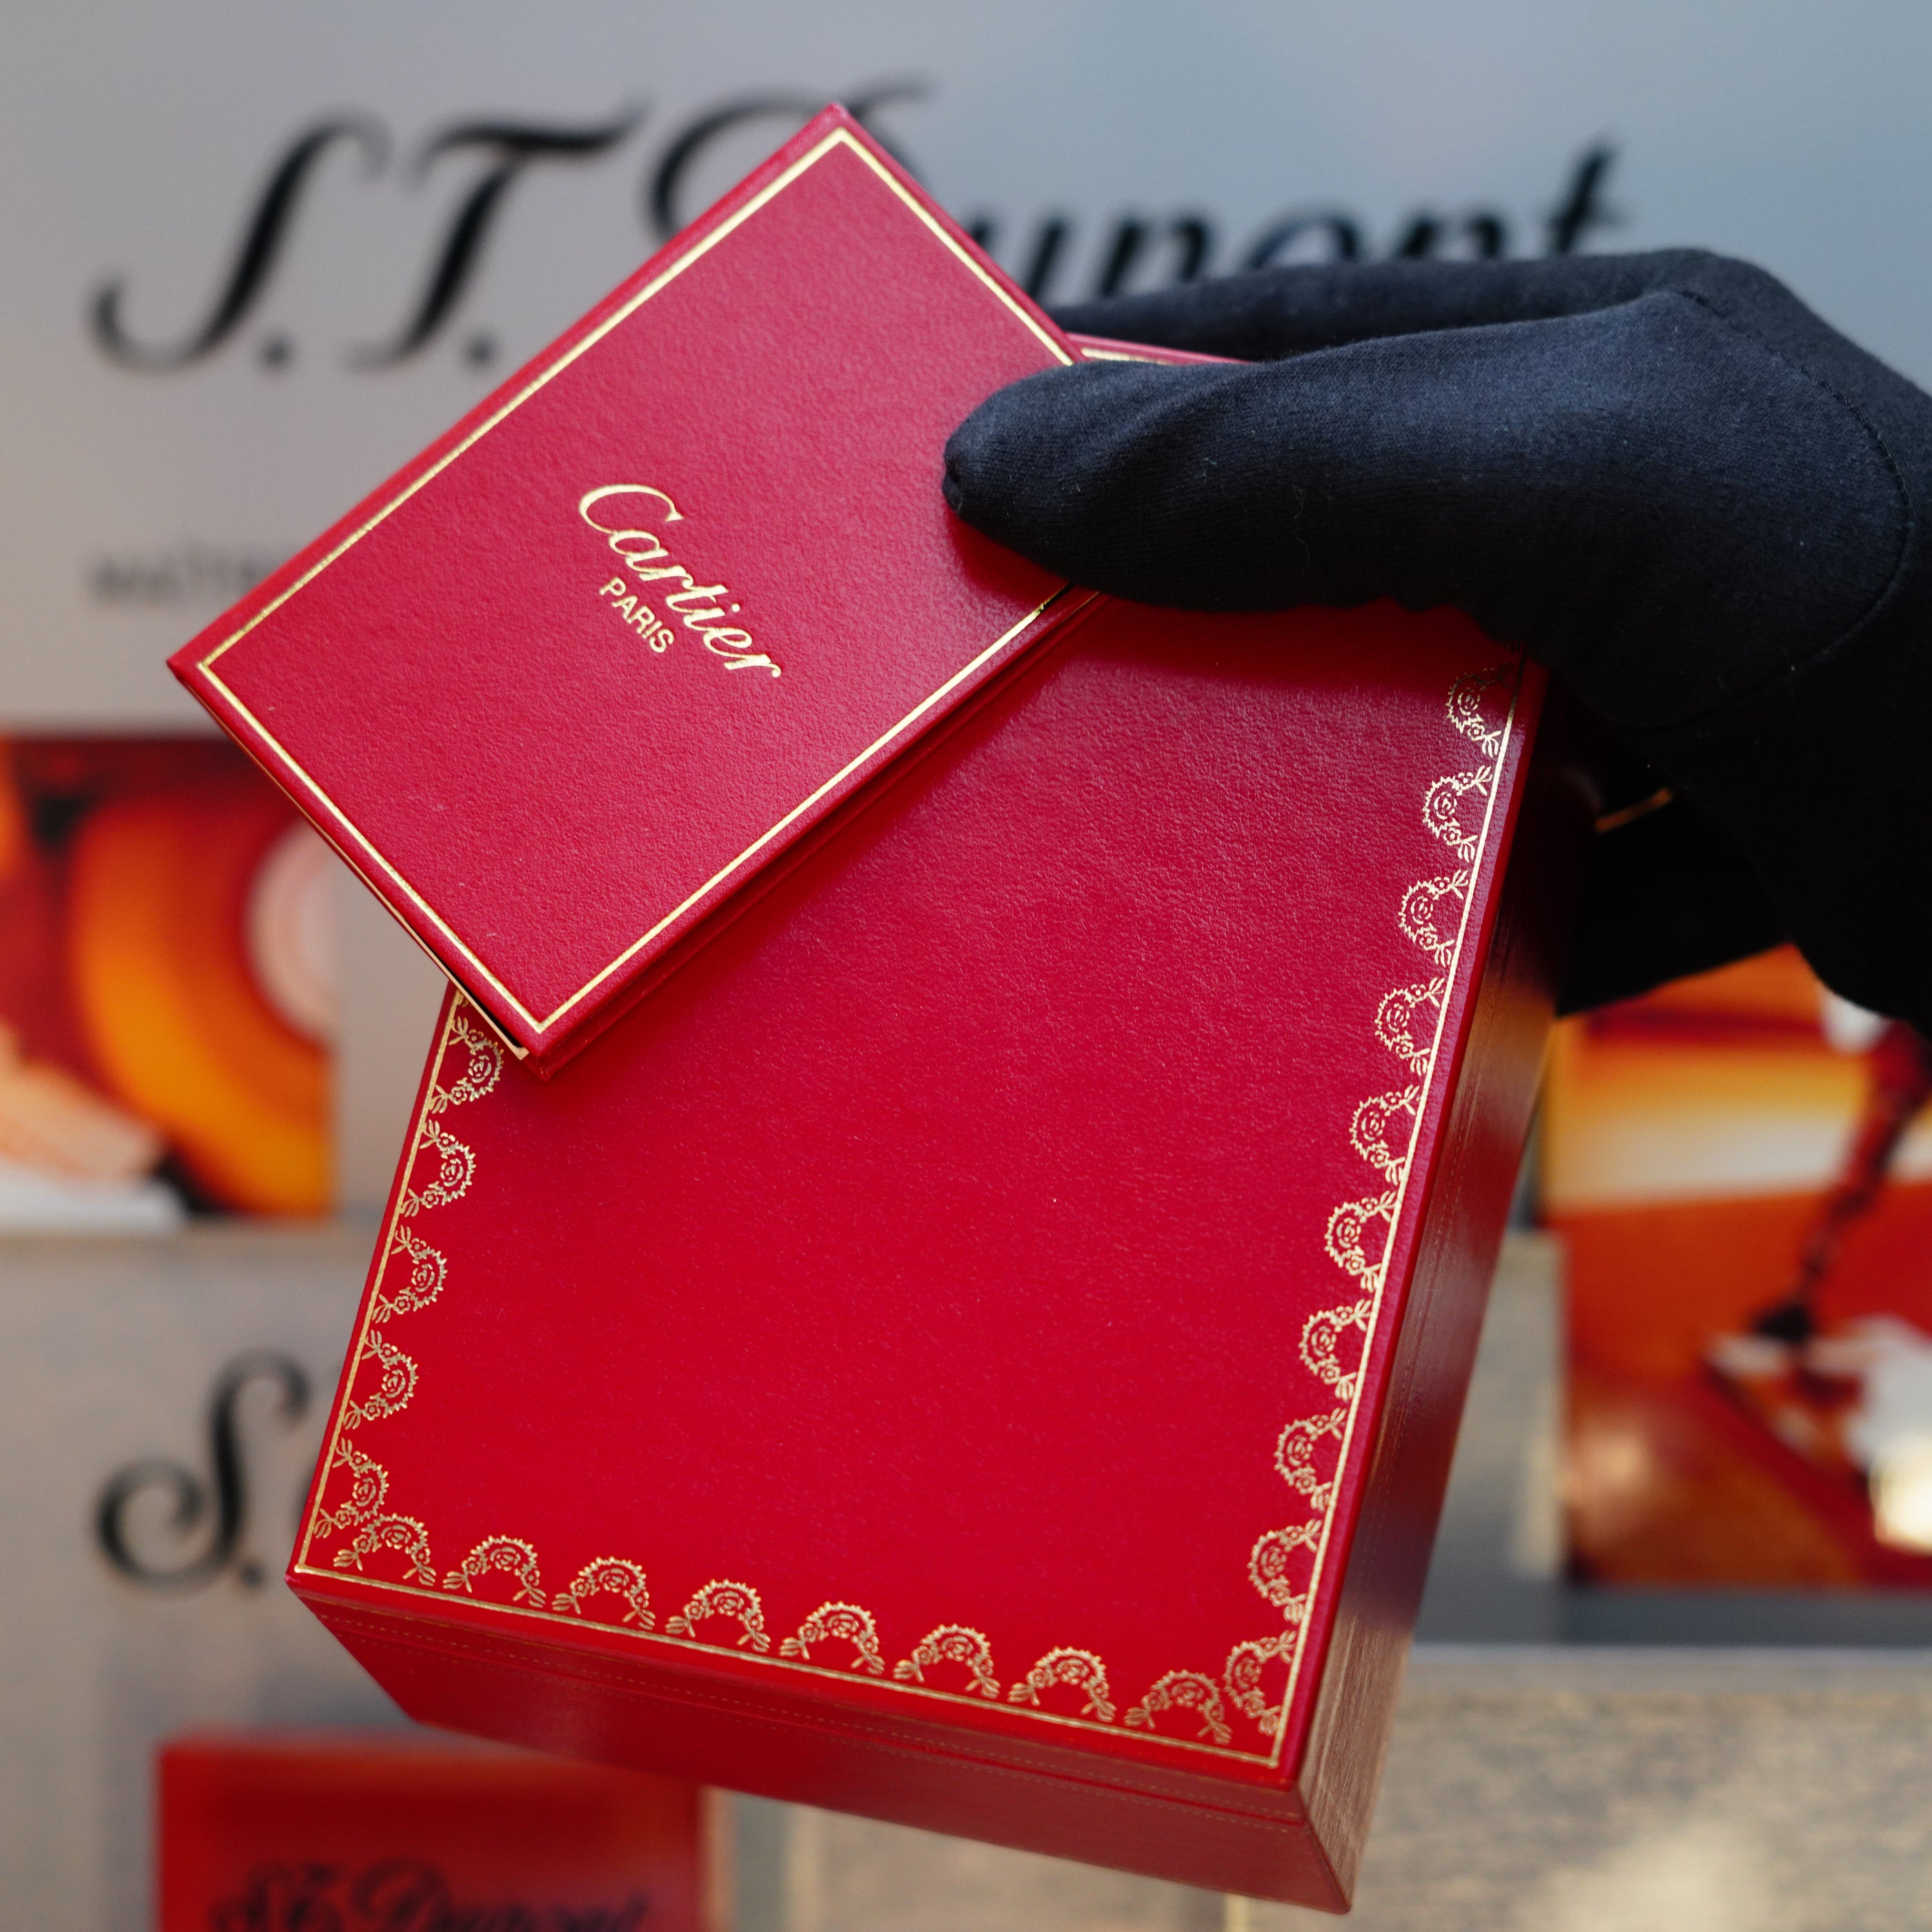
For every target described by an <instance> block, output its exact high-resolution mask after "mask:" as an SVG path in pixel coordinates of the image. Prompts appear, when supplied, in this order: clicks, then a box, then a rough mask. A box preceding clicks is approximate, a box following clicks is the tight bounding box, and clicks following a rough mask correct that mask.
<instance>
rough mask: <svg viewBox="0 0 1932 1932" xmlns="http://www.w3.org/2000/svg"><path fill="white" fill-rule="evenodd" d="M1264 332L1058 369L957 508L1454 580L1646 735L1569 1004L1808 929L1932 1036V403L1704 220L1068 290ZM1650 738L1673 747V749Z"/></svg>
mask: <svg viewBox="0 0 1932 1932" xmlns="http://www.w3.org/2000/svg"><path fill="white" fill-rule="evenodd" d="M1058 320H1060V321H1061V323H1063V324H1064V326H1067V328H1069V329H1075V330H1079V331H1082V332H1087V333H1091V334H1094V335H1110V336H1114V337H1117V338H1124V339H1126V340H1129V341H1141V342H1146V343H1152V344H1161V345H1164V346H1166V347H1174V348H1184V349H1192V350H1200V351H1204V352H1206V353H1210V354H1214V355H1219V356H1231V357H1236V358H1240V359H1243V360H1244V361H1247V362H1253V363H1255V364H1257V365H1259V366H1255V367H1247V368H1213V367H1203V368H1163V367H1158V366H1155V365H1145V364H1136V363H1127V362H1108V363H1098V364H1092V365H1087V366H1085V367H1082V368H1072V369H1065V370H1058V371H1053V372H1052V373H1050V374H1046V375H1041V376H1036V377H1029V378H1028V380H1025V381H1024V382H1022V383H1016V384H1014V385H1013V386H1012V387H1011V388H1010V389H1005V390H1003V391H1001V392H1000V393H999V394H998V395H995V396H994V397H993V398H991V399H990V400H989V401H987V402H986V404H983V406H982V407H980V409H978V410H976V411H975V412H974V414H973V415H972V416H970V417H969V418H968V419H967V420H966V422H965V423H964V424H963V425H961V427H960V428H959V431H957V432H956V434H955V435H954V437H953V440H952V441H951V443H950V444H949V445H948V446H947V452H946V480H945V488H946V493H947V497H948V499H949V500H950V502H951V503H952V505H953V508H955V509H956V511H958V512H959V514H960V515H961V516H962V517H965V519H966V520H968V522H970V523H974V524H975V525H977V526H978V527H979V528H980V529H983V530H984V531H986V532H987V533H988V534H989V535H992V536H993V537H995V538H998V540H999V541H1001V542H1003V543H1005V544H1010V546H1012V547H1013V548H1014V549H1016V550H1021V551H1022V552H1024V553H1025V554H1026V555H1028V556H1031V557H1032V558H1034V559H1037V561H1038V562H1040V563H1042V564H1044V565H1046V566H1047V567H1048V568H1050V569H1052V570H1053V571H1056V572H1058V573H1059V574H1061V575H1064V576H1067V577H1071V578H1073V580H1075V581H1076V582H1078V583H1083V584H1087V585H1090V586H1094V587H1097V588H1098V589H1103V590H1109V591H1112V592H1115V593H1117V594H1118V595H1121V596H1124V597H1130V598H1138V599H1140V600H1142V601H1146V602H1150V603H1155V604H1169V605H1173V606H1177V607H1184V608H1187V609H1193V610H1266V609H1273V608H1277V607H1283V606H1286V605H1288V604H1303V603H1310V604H1331V605H1346V604H1359V603H1362V602H1365V601H1369V600H1370V599H1372V598H1378V597H1385V596H1386V597H1393V598H1396V599H1397V601H1400V603H1402V604H1405V605H1406V606H1407V607H1409V608H1411V609H1412V610H1421V609H1426V608H1428V607H1431V606H1434V605H1439V604H1452V605H1454V606H1457V607H1460V609H1462V610H1466V611H1467V612H1468V613H1469V614H1470V615H1471V616H1473V617H1474V618H1475V619H1476V620H1477V621H1478V622H1479V623H1481V625H1483V626H1484V628H1485V629H1486V630H1487V631H1489V632H1490V634H1491V635H1492V636H1493V637H1496V638H1499V639H1500V640H1503V641H1505V642H1507V643H1514V644H1518V645H1520V646H1523V648H1524V649H1526V650H1528V651H1529V652H1530V653H1531V654H1532V655H1533V656H1535V657H1537V658H1540V659H1541V660H1542V661H1544V663H1546V664H1550V665H1551V666H1553V667H1554V668H1555V669H1556V671H1557V672H1558V673H1559V674H1560V675H1561V676H1562V677H1563V678H1564V679H1566V680H1567V681H1568V683H1569V685H1571V687H1572V688H1573V689H1574V691H1575V692H1576V693H1577V695H1578V696H1579V697H1580V698H1581V699H1582V700H1583V702H1584V703H1586V705H1587V706H1589V708H1590V709H1592V711H1593V712H1595V714H1596V715H1598V717H1599V718H1601V719H1602V720H1603V721H1604V723H1605V724H1607V725H1608V726H1609V727H1610V730H1611V731H1612V733H1613V734H1614V736H1615V738H1616V740H1617V741H1618V742H1619V743H1620V745H1622V747H1624V748H1626V749H1627V751H1628V754H1629V761H1630V763H1631V772H1629V773H1628V774H1627V775H1626V776H1625V780H1624V786H1625V794H1626V795H1625V796H1624V797H1622V798H1621V799H1619V798H1615V797H1613V799H1611V800H1610V804H1611V805H1613V806H1618V805H1630V804H1632V803H1634V802H1635V801H1636V800H1637V799H1639V798H1640V797H1641V796H1643V794H1644V793H1646V790H1649V791H1655V790H1656V789H1657V787H1660V786H1667V787H1669V788H1670V793H1671V795H1672V799H1673V802H1670V804H1668V805H1666V806H1664V808H1662V809H1661V810H1657V811H1651V812H1649V813H1648V814H1641V813H1640V814H1631V815H1629V816H1628V818H1627V820H1625V822H1622V823H1620V824H1619V826H1618V829H1612V830H1609V831H1607V832H1604V834H1602V835H1600V836H1599V838H1598V841H1597V843H1596V850H1595V853H1594V854H1593V857H1592V863H1591V866H1590V870H1589V874H1588V875H1587V877H1586V883H1585V900H1584V906H1583V913H1582V915H1581V918H1580V932H1579V935H1578V939H1577V945H1576V947H1575V950H1574V956H1573V962H1572V966H1571V972H1570V974H1569V977H1568V985H1567V986H1566V987H1565V1003H1566V1004H1568V1005H1571V1006H1574V1005H1578V1004H1594V1003H1595V1002H1597V1001H1602V1000H1605V999H1610V998H1619V997H1622V996H1624V995H1628V994H1631V993H1634V992H1641V991H1643V990H1645V989H1646V988H1647V987H1649V986H1654V985H1656V984H1658V983H1661V981H1663V980H1665V979H1667V978H1670V977H1675V976H1676V975H1677V974H1681V973H1684V972H1689V971H1700V970H1703V968H1707V967H1711V966H1715V965H1721V964H1723V963H1724V962H1726V961H1727V960H1728V959H1736V958H1740V957H1742V956H1745V954H1747V953H1751V952H1755V951H1758V950H1762V949H1763V947H1766V946H1768V945H1770V944H1775V942H1776V941H1778V939H1780V938H1783V937H1784V936H1787V935H1788V936H1789V937H1790V938H1792V939H1793V940H1795V941H1796V943H1797V944H1798V945H1799V947H1800V948H1801V949H1802V950H1803V952H1804V953H1805V956H1806V958H1807V959H1808V960H1809V961H1810V962H1811V965H1813V967H1814V968H1815V969H1816V970H1817V972H1818V974H1819V975H1820V977H1822V978H1823V980H1825V981H1826V983H1827V984H1829V986H1832V988H1834V989H1835V990H1836V991H1837V992H1840V993H1841V994H1843V995H1844V996H1845V997H1846V998H1849V999H1852V1000H1854V1001H1857V1002H1858V1004H1861V1005H1863V1006H1866V1007H1873V1008H1875V1009H1876V1010H1878V1011H1879V1012H1881V1013H1888V1014H1891V1015H1894V1016H1900V1017H1903V1018H1904V1019H1909V1020H1911V1021H1912V1022H1913V1023H1914V1024H1915V1025H1916V1026H1917V1027H1918V1029H1919V1031H1921V1032H1922V1033H1932V892H1928V889H1927V888H1928V885H1932V745H1928V742H1927V740H1928V736H1932V730H1928V727H1932V548H1928V545H1932V532H1928V529H1927V524H1926V509H1927V505H1928V503H1932V398H1927V396H1926V395H1924V394H1923V393H1922V392H1921V391H1919V390H1918V389H1915V387H1914V386H1912V384H1911V383H1908V382H1906V380H1904V378H1903V377H1900V376H1898V375H1897V374H1894V372H1893V371H1891V370H1889V369H1888V368H1885V366H1884V365H1882V363H1880V362H1876V360H1874V359H1873V358H1872V357H1871V356H1867V354H1865V353H1864V352H1863V351H1862V350H1859V349H1858V348H1856V347H1854V346H1853V345H1852V344H1851V343H1849V342H1848V341H1846V340H1845V338H1843V337H1842V336H1841V335H1838V333H1837V332H1835V331H1834V330H1833V329H1831V328H1830V327H1829V326H1827V325H1826V323H1823V322H1822V321H1820V320H1819V318H1818V317H1817V316H1815V315H1814V314H1812V313H1811V311H1809V310H1808V309H1807V308H1805V306H1804V305H1803V304H1802V303H1801V302H1799V301H1798V300H1797V299H1796V297H1795V296H1793V295H1791V294H1790V293H1789V291H1787V290H1786V289H1784V287H1782V286H1781V284H1778V282H1776V281H1774V280H1773V279H1772V278H1771V277H1770V276H1769V275H1766V274H1764V273H1763V272H1762V271H1760V270H1758V269H1754V268H1751V267H1749V266H1746V265H1745V264H1743V263H1737V262H1730V261H1726V260H1722V259H1721V258H1719V257H1714V256H1711V255H1707V254H1699V253H1695V252H1691V251H1673V252H1671V253H1667V254H1649V255H1628V256H1597V257H1568V258H1563V259H1558V260H1548V261H1537V262H1508V263H1489V262H1427V261H1424V262H1384V263H1368V264H1361V265H1355V264H1346V263H1345V264H1338V265H1335V266H1318V267H1294V268H1286V269H1271V270H1263V271H1260V272H1256V273H1253V274H1250V275H1235V276H1230V277H1228V278H1226V279H1224V280H1221V281H1213V282H1206V283H1199V284H1193V285H1192V286H1190V287H1186V288H1181V289H1177V290H1170V291H1167V292H1165V293H1160V294H1154V295H1148V296H1130V297H1127V298H1124V299H1119V300H1116V301H1112V302H1094V303H1088V304H1085V305H1081V306H1079V307H1077V308H1069V309H1064V310H1062V311H1060V312H1059V314H1058ZM1646 768H1648V769H1646Z"/></svg>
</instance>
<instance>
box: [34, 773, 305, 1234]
mask: <svg viewBox="0 0 1932 1932" xmlns="http://www.w3.org/2000/svg"><path fill="white" fill-rule="evenodd" d="M335 865H336V862H335V859H333V858H332V856H331V855H330V854H329V852H328V850H327V849H326V847H324V846H323V843H322V841H320V838H317V836H316V835H315V834H314V832H311V830H310V829H308V826H306V825H305V824H304V823H302V821H301V820H299V818H298V817H297V816H296V813H295V812H294V811H293V809H292V808H290V806H289V805H288V804H287V802H286V801H285V800H284V799H283V798H282V796H281V793H279V792H278V791H277V790H275V787H273V786H272V785H271V784H269V782H268V781H267V780H266V778H263V777H262V775H260V773H259V772H257V771H256V769H254V766H252V765H251V764H250V763H248V760H247V759H246V758H245V757H244V756H243V755H242V754H241V753H240V752H239V751H236V749H235V748H233V746H232V745H227V744H225V743H223V742H220V741H218V740H216V739H202V738H184V737H163V736H154V737H113V738H51V737H16V738H13V739H0V1229H4V1230H8V1231H14V1232H62V1231H66V1232H77V1233H89V1232H159V1231H160V1230H163V1229H166V1228H167V1227H168V1226H172V1225H173V1224H174V1223H177V1222H178V1221H179V1220H180V1219H181V1217H182V1215H183V1214H184V1213H185V1212H187V1211H217V1212H230V1213H245V1214H319V1213H321V1212H322V1211H324V1210H325V1209H326V1208H327V1207H328V1205H329V1199H330V1191H331V1175H330V1135H329V1039H330V1034H331V1031H332V1024H333V1018H334V997H335V986H334V960H333V954H332V938H333V929H332V919H331V914H332V910H333V905H334V898H333V893H334V889H335V885H334V874H335Z"/></svg>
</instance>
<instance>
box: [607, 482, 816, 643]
mask: <svg viewBox="0 0 1932 1932" xmlns="http://www.w3.org/2000/svg"><path fill="white" fill-rule="evenodd" d="M604 505H609V508H604ZM577 514H578V515H579V516H580V517H582V518H583V520H584V521H585V522H586V523H588V524H589V526H590V527H591V528H592V529H593V530H595V531H596V532H598V535H601V536H602V537H604V538H605V539H606V540H607V541H608V542H609V544H610V547H611V548H612V549H613V550H615V551H616V553H617V554H618V556H619V557H621V558H622V559H623V561H624V564H625V567H626V568H628V570H629V571H630V573H631V578H634V579H635V580H636V581H635V582H634V583H633V582H631V580H630V579H629V578H625V577H612V578H610V580H609V581H608V582H607V583H605V584H604V586H603V588H602V589H601V590H599V591H598V593H597V594H598V596H599V597H601V598H604V600H605V601H606V604H607V607H609V608H610V610H613V611H614V612H615V613H616V615H617V616H618V617H619V619H621V620H622V622H624V623H625V624H626V625H628V626H629V627H630V628H631V629H632V630H634V631H636V632H637V635H638V636H639V637H642V638H643V640H644V642H645V643H647V644H648V645H649V646H650V647H651V649H652V650H653V651H655V652H660V653H661V652H665V651H667V650H669V649H670V647H671V646H672V645H673V643H676V641H677V634H678V631H679V628H680V627H681V628H683V629H685V630H687V631H690V632H691V634H693V635H694V637H696V638H697V640H698V641H699V642H700V643H702V644H703V646H704V648H705V649H706V650H707V651H709V652H710V653H711V654H712V656H713V657H715V658H717V659H718V661H719V662H720V663H721V664H723V666H724V668H725V669H726V670H766V671H769V672H770V673H771V674H772V676H774V677H776V676H779V675H780V673H779V670H778V666H777V665H776V664H775V663H773V662H772V660H771V659H770V658H769V657H767V656H766V655H765V653H764V652H763V651H761V650H760V649H758V647H757V643H756V641H755V640H754V639H753V637H752V636H751V632H750V631H747V630H745V629H742V628H740V627H739V626H738V625H734V624H733V623H732V622H730V619H732V618H733V617H735V616H739V615H741V614H742V612H741V610H740V607H739V605H737V604H733V603H732V602H730V601H728V600H729V599H730V595H731V592H730V590H729V589H727V588H726V586H724V585H723V584H721V583H699V582H698V581H697V578H696V577H693V576H692V575H691V572H690V571H688V570H686V569H685V568H684V567H683V565H681V564H680V563H679V562H678V560H677V559H676V558H675V557H674V556H672V555H671V553H670V550H669V548H668V547H667V546H666V544H665V543H664V538H662V537H661V536H660V535H658V532H656V531H655V530H654V529H651V528H649V526H648V524H647V523H644V522H643V521H641V520H640V519H643V518H646V517H649V518H650V519H652V520H655V521H656V522H658V523H682V522H683V521H684V512H683V511H682V510H680V509H679V508H678V507H677V505H676V504H675V503H673V502H672V501H671V499H670V498H669V497H668V496H666V495H665V494H664V492H663V491H662V490H655V489H653V488H652V487H651V485H650V484H648V483H606V484H604V486H603V487H602V488H601V489H598V490H586V491H585V492H584V493H583V496H580V497H579V498H578V499H577ZM627 518H628V519H631V521H630V522H628V523H627V522H626V519H627ZM646 586H651V587H649V588H648V589H647V588H646ZM653 597H655V598H657V600H658V603H660V604H662V606H663V607H664V610H663V614H661V613H659V611H658V610H657V609H655V608H654V607H653V606H652V602H651V599H652V598H653Z"/></svg>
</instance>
